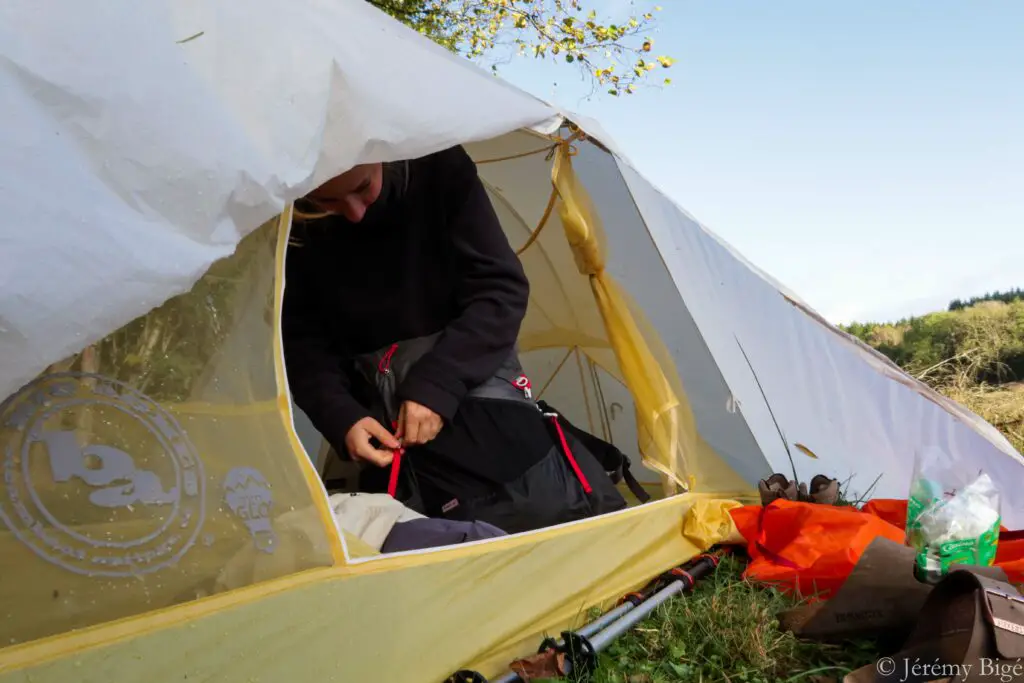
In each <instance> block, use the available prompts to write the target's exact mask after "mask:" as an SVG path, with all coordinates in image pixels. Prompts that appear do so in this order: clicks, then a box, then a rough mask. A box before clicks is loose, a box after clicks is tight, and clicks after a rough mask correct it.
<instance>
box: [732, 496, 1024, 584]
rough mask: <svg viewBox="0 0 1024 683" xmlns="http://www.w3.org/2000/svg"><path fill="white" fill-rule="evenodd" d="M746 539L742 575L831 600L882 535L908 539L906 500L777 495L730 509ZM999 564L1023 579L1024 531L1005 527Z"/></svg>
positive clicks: (1014, 577)
mask: <svg viewBox="0 0 1024 683" xmlns="http://www.w3.org/2000/svg"><path fill="white" fill-rule="evenodd" d="M730 514H731V515H732V518H733V522H734V523H735V524H736V528H737V530H738V531H739V533H740V534H742V535H743V538H744V540H745V541H746V543H747V553H748V554H749V555H750V559H751V561H750V564H749V565H748V566H747V569H746V571H744V573H743V576H744V578H746V579H750V580H751V581H756V582H758V583H764V584H770V585H774V586H775V587H776V588H778V589H779V590H782V591H786V592H796V593H797V594H799V595H801V596H806V597H814V598H820V599H827V598H829V597H831V596H832V594H833V593H834V592H835V591H836V590H838V588H839V587H840V586H841V585H842V584H843V582H845V581H846V577H847V576H849V574H850V572H851V571H853V567H854V565H856V564H857V562H858V560H860V557H861V555H862V554H863V553H864V550H865V549H866V548H867V547H868V545H870V543H871V542H872V541H873V540H875V539H876V538H878V537H879V536H881V537H883V538H887V539H889V540H891V541H894V542H896V543H903V542H904V540H905V532H904V527H905V524H906V517H907V501H905V500H891V499H879V500H873V501H869V502H868V503H867V504H865V505H864V507H863V509H860V510H858V509H857V508H854V507H829V506H824V505H818V504H816V503H799V502H793V501H789V500H784V499H782V500H776V501H774V502H773V503H771V504H770V505H768V506H767V507H761V506H760V505H746V506H743V507H739V508H734V509H733V510H731V511H730ZM995 564H997V565H999V566H1000V567H1001V568H1002V569H1003V571H1004V572H1006V574H1007V577H1008V578H1009V580H1010V581H1011V582H1013V583H1017V584H1019V583H1021V582H1024V532H1009V531H1006V530H1005V529H1003V530H1001V533H1000V536H999V546H998V549H997V553H996V558H995Z"/></svg>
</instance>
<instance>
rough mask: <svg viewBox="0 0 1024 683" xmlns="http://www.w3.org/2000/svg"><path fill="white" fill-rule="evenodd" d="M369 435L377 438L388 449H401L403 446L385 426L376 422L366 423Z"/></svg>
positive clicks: (368, 421) (369, 421)
mask: <svg viewBox="0 0 1024 683" xmlns="http://www.w3.org/2000/svg"><path fill="white" fill-rule="evenodd" d="M366 431H367V433H368V434H369V435H370V436H372V437H375V438H376V439H377V440H378V441H380V442H381V444H383V445H384V446H386V447H387V448H392V449H394V448H399V447H400V446H401V444H399V443H398V439H396V438H395V437H394V435H392V434H391V432H389V431H388V430H386V429H384V426H383V425H382V424H381V423H380V422H377V421H376V420H367V422H366Z"/></svg>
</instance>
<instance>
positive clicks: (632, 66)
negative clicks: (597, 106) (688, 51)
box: [367, 0, 673, 96]
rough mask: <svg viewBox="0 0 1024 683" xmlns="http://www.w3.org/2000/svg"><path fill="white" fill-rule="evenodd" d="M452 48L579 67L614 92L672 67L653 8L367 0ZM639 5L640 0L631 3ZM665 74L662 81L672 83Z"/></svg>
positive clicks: (489, 60)
mask: <svg viewBox="0 0 1024 683" xmlns="http://www.w3.org/2000/svg"><path fill="white" fill-rule="evenodd" d="M367 2H370V4H372V5H374V6H375V7H377V8H378V9H380V10H382V11H384V12H386V13H388V14H390V15H391V16H393V17H394V18H396V19H398V20H399V21H402V22H403V23H405V24H406V25H408V26H410V27H411V28H413V29H415V30H416V31H418V32H419V33H421V34H423V35H425V36H427V37H429V38H431V39H432V40H434V41H435V42H437V43H439V44H440V45H443V46H444V47H446V48H447V49H449V50H451V51H452V52H455V53H457V54H461V55H464V56H466V57H468V58H470V59H473V60H474V61H476V62H478V63H483V64H484V65H485V66H490V68H491V69H493V70H495V71H497V70H498V66H499V61H500V55H501V53H503V52H504V53H505V54H506V55H508V54H509V53H511V54H513V55H515V54H518V55H522V56H527V57H533V58H536V59H551V60H557V61H559V62H564V63H566V64H570V65H575V66H577V67H578V68H580V69H581V70H582V71H583V73H584V74H585V75H586V76H587V77H589V79H590V80H591V82H592V84H593V85H594V86H595V89H596V88H597V87H604V88H606V90H607V92H608V93H609V94H611V95H616V96H617V95H621V94H629V93H634V92H636V90H637V88H638V87H640V86H641V85H644V84H650V83H651V82H652V81H655V80H656V77H654V76H653V75H652V74H653V72H656V71H658V70H660V69H667V68H669V67H671V66H672V63H673V61H672V58H671V57H668V56H665V55H656V54H655V53H654V52H653V49H654V39H653V37H652V36H651V34H652V32H653V31H654V28H655V26H656V21H655V18H654V12H658V11H660V10H661V8H660V7H653V8H651V11H648V12H642V13H639V14H636V15H634V16H629V17H626V18H625V19H624V20H622V21H619V22H613V21H603V20H599V18H598V15H597V12H596V11H595V10H594V9H593V8H589V9H588V7H587V1H586V0H367ZM631 4H632V3H631ZM670 82H671V80H670V79H669V78H665V77H661V78H660V84H664V85H668V84H669V83H670Z"/></svg>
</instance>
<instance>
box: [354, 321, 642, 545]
mask: <svg viewBox="0 0 1024 683" xmlns="http://www.w3.org/2000/svg"><path fill="white" fill-rule="evenodd" d="M437 336H438V335H432V336H429V337H420V338H415V339H411V340H407V341H403V342H399V343H397V344H392V345H390V346H388V347H387V348H384V349H380V350H378V351H376V352H374V353H370V354H365V355H363V356H359V357H357V358H356V360H355V366H356V367H355V370H356V372H357V374H358V375H360V376H361V377H362V379H364V380H365V382H366V384H367V385H369V386H370V387H372V391H370V392H369V396H368V397H367V399H366V402H367V403H370V404H371V405H368V406H367V407H368V408H369V409H370V410H371V411H372V412H373V414H374V416H375V417H377V419H379V420H380V421H381V423H382V424H384V425H386V426H390V425H393V424H394V423H395V422H396V421H397V419H398V411H399V407H400V406H399V402H398V400H397V398H396V390H397V387H398V386H399V384H400V383H401V382H402V380H403V379H404V378H405V376H406V374H407V373H408V371H409V369H410V368H411V367H412V366H413V364H415V363H416V362H417V361H418V360H419V359H420V358H422V357H423V355H424V354H425V353H427V352H428V351H429V350H430V349H431V348H432V347H433V345H434V342H435V341H436V338H437ZM473 399H487V400H498V401H511V402H514V403H518V404H521V405H523V406H524V407H529V408H530V410H529V412H525V411H524V414H527V415H531V416H533V415H535V419H537V420H542V421H543V422H544V423H545V425H546V426H547V429H548V434H549V436H550V445H549V450H548V452H547V453H545V454H544V455H543V456H542V457H540V459H539V460H537V461H536V462H535V464H533V465H532V466H530V467H529V469H527V470H526V471H525V472H523V473H522V474H520V475H519V476H518V477H516V478H514V479H512V480H511V481H503V482H494V481H474V482H473V483H474V486H473V487H472V488H473V490H474V491H475V493H474V494H473V495H462V494H461V493H460V491H464V490H465V488H466V487H464V486H460V484H459V482H458V481H457V480H456V478H455V477H453V478H452V481H451V482H444V481H441V482H440V483H439V482H438V481H437V477H436V473H434V474H435V476H434V477H433V478H432V482H431V485H430V490H429V491H425V489H426V488H427V487H426V486H425V485H424V483H423V482H421V481H420V480H419V479H418V478H417V475H416V466H415V464H414V461H413V460H414V459H412V458H408V457H403V454H402V453H401V452H399V453H396V457H395V459H394V461H393V462H392V465H391V468H390V472H388V473H387V475H388V476H387V492H388V493H390V494H391V495H392V496H394V497H395V498H396V499H398V500H400V501H401V502H403V503H404V504H405V505H406V506H408V507H410V508H412V509H413V510H416V511H417V512H420V513H421V514H424V515H426V516H428V517H437V518H445V519H452V520H460V521H482V522H487V523H489V524H493V525H494V526H496V527H498V528H500V529H502V530H504V531H506V532H508V533H518V532H523V531H531V530H534V529H539V528H544V527H548V526H553V525H555V524H562V523H565V522H570V521H574V520H578V519H584V518H587V517H593V516H596V515H600V514H605V513H607V512H613V511H615V510H622V509H624V508H625V507H626V501H625V499H624V498H623V497H622V495H621V494H620V493H619V491H618V489H617V488H616V487H615V484H616V483H617V480H613V478H614V477H617V476H624V475H625V473H626V472H628V459H627V458H626V457H625V456H624V455H622V453H621V452H619V451H617V449H614V447H612V446H611V445H610V444H605V443H604V442H602V441H600V440H599V439H595V437H592V436H590V435H588V434H586V433H585V432H581V431H580V430H578V429H576V428H575V427H573V426H572V425H570V424H569V423H568V422H566V421H565V420H564V418H562V417H561V416H560V415H559V414H558V413H556V412H554V411H551V410H545V407H544V405H542V404H540V403H539V402H537V401H535V400H534V399H533V397H532V395H531V391H530V382H529V380H528V379H527V378H526V376H525V374H524V373H523V370H522V366H521V364H520V363H519V360H518V353H516V352H515V351H513V352H512V353H511V354H510V356H509V358H508V360H507V361H506V362H505V363H503V364H502V367H501V368H500V369H499V370H498V372H497V373H496V374H495V376H494V377H492V378H491V379H489V380H487V381H486V382H484V383H483V384H482V385H480V386H478V387H476V388H475V389H473V390H472V391H470V392H469V393H468V395H467V396H466V400H473ZM528 419H534V418H533V417H530V418H528ZM588 442H590V443H596V444H597V445H598V446H601V445H602V444H603V445H604V447H602V448H601V449H600V450H601V451H602V453H603V455H602V457H604V459H605V461H608V462H612V461H613V460H614V463H613V467H612V468H611V469H609V468H607V467H605V466H604V465H603V464H602V460H601V459H600V458H599V457H598V456H596V455H595V453H593V452H592V451H591V450H590V449H589V448H588V445H587V444H588ZM605 447H610V448H611V449H613V450H614V451H615V452H618V455H619V459H618V460H615V458H614V456H611V457H610V456H609V455H608V450H607V448H605ZM364 472H365V473H366V474H368V475H369V476H368V477H367V478H366V481H365V482H364V481H363V480H362V478H361V482H360V488H361V489H364V490H367V489H369V490H373V489H374V488H380V486H381V482H382V480H383V478H382V475H383V472H380V471H376V472H373V471H367V470H364ZM459 476H460V477H463V481H464V478H465V476H466V473H465V472H460V473H459ZM630 480H633V478H632V476H631V475H630ZM633 481H635V480H633ZM628 482H629V480H627V484H628ZM631 488H632V487H631ZM637 488H639V487H637ZM437 489H441V493H438V491H437ZM639 490H640V491H641V492H642V489H639ZM482 491H483V492H482ZM644 495H645V496H646V494H644ZM442 499H443V502H439V501H441V500H442Z"/></svg>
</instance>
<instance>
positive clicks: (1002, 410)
mask: <svg viewBox="0 0 1024 683" xmlns="http://www.w3.org/2000/svg"><path fill="white" fill-rule="evenodd" d="M843 329H844V330H845V331H846V332H849V333H850V334H852V335H854V336H856V337H858V338H860V339H861V340H863V341H865V342H866V343H868V344H870V345H871V346H873V347H874V348H875V349H877V350H878V351H879V352H881V353H883V354H885V355H886V356H887V357H889V358H890V359H892V361H893V362H895V363H896V364H898V365H899V366H900V367H902V368H903V369H904V370H906V371H907V372H909V373H910V374H912V375H914V376H915V377H917V378H918V379H920V380H922V381H924V382H926V383H928V384H929V385H930V386H932V387H933V388H935V389H936V390H938V391H940V392H942V393H943V394H945V395H947V396H949V397H950V398H952V399H953V400H955V401H958V402H960V403H962V404H963V405H965V406H966V407H967V408H969V409H970V410H972V411H974V412H975V413H977V414H978V415H980V416H981V417H983V418H984V419H985V420H987V421H988V422H990V423H991V424H993V425H994V426H995V427H996V428H998V429H999V430H1000V431H1002V432H1003V433H1004V434H1005V435H1006V436H1007V438H1008V439H1009V440H1010V442H1011V443H1013V445H1014V446H1015V447H1016V448H1017V450H1019V451H1024V290H1020V289H1016V290H1011V291H1009V292H995V293H993V294H987V295H985V296H983V297H975V298H972V299H969V300H966V301H962V300H959V299H958V300H955V301H953V302H951V303H950V305H949V309H948V310H946V311H942V312H936V313H929V314H927V315H923V316H919V317H913V318H907V319H905V320H900V321H898V322H894V323H853V324H851V325H846V326H843Z"/></svg>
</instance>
